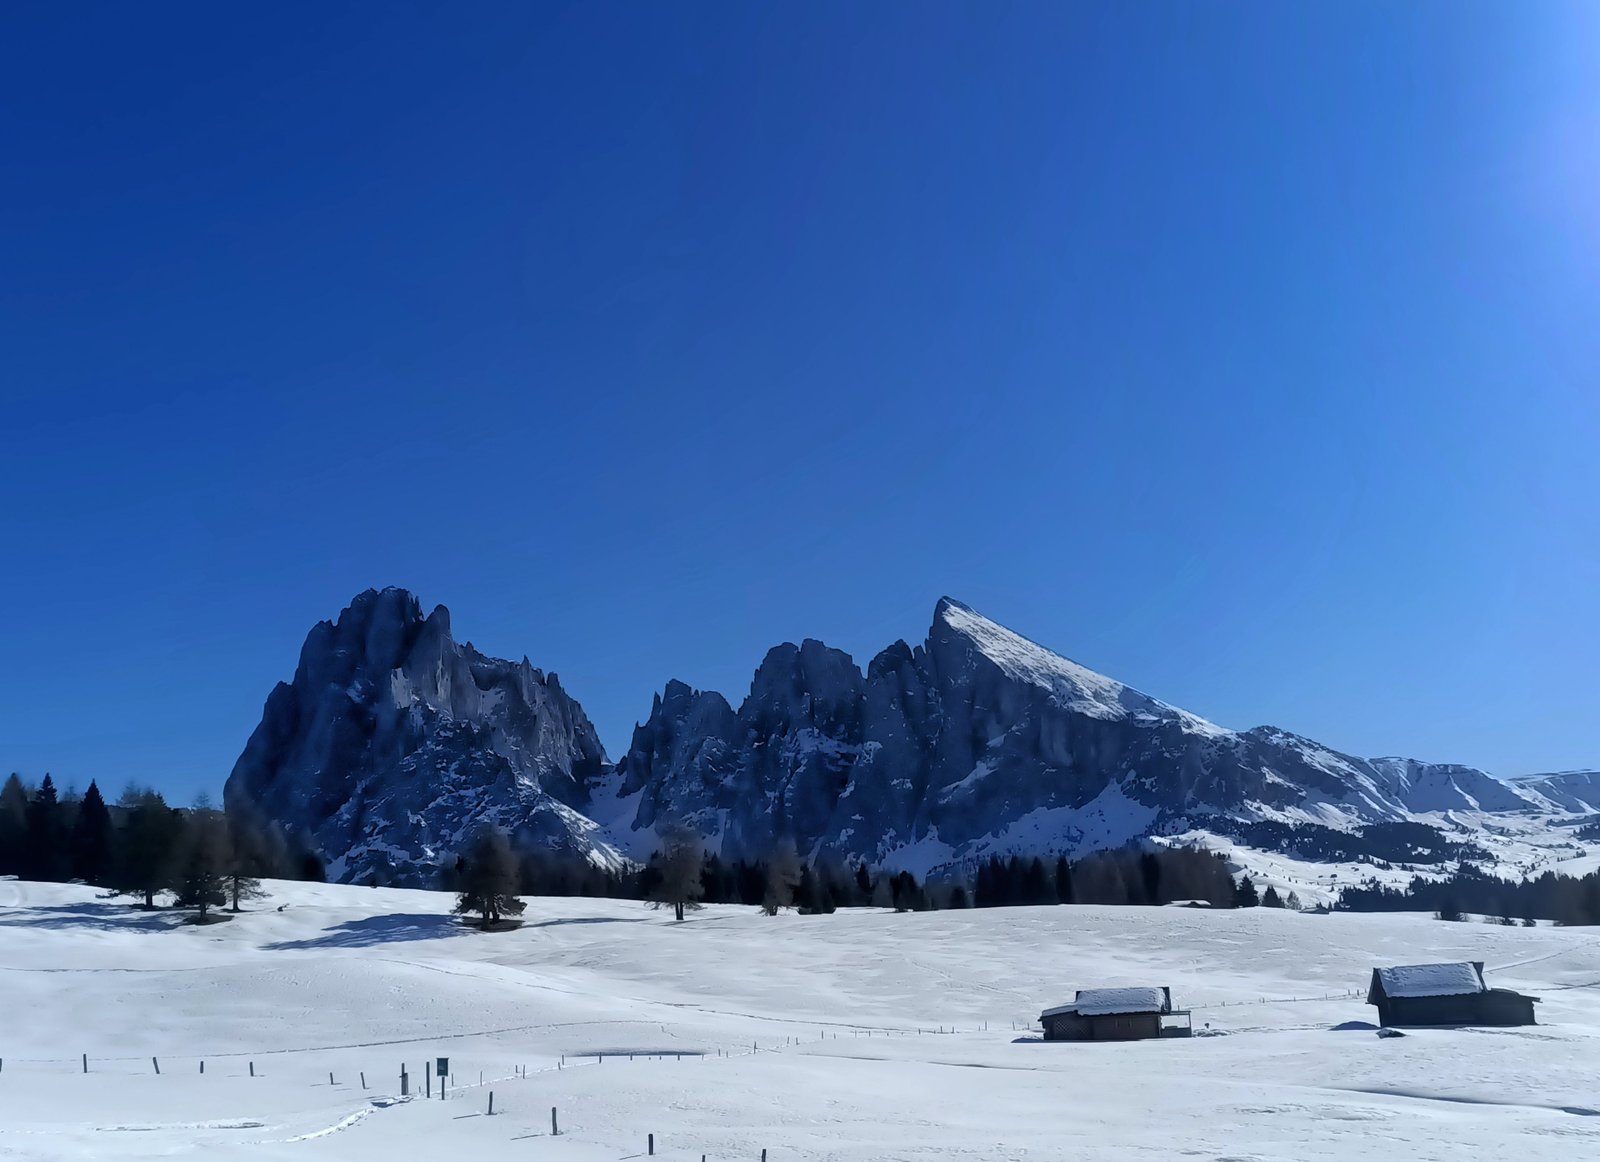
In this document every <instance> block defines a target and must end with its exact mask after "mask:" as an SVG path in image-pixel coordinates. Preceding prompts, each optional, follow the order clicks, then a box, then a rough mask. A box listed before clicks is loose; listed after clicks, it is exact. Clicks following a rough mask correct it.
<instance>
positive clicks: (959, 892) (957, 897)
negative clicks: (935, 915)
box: [949, 884, 971, 908]
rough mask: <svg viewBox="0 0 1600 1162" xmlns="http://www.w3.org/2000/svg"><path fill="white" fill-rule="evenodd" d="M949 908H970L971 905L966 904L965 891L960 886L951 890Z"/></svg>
mask: <svg viewBox="0 0 1600 1162" xmlns="http://www.w3.org/2000/svg"><path fill="white" fill-rule="evenodd" d="M949 906H950V907H952V908H968V907H971V904H969V903H968V902H967V889H966V888H964V887H963V886H962V885H960V884H957V885H956V886H955V887H953V888H951V889H950V905H949Z"/></svg>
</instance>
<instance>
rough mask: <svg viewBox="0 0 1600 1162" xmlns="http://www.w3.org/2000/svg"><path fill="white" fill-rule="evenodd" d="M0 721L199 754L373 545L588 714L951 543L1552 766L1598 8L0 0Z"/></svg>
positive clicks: (1568, 652) (1235, 716) (1335, 698)
mask: <svg viewBox="0 0 1600 1162" xmlns="http://www.w3.org/2000/svg"><path fill="white" fill-rule="evenodd" d="M0 108H3V109H4V110H5V112H4V114H3V115H0V159H3V162H0V164H3V166H4V170H5V180H4V181H3V182H0V397H3V398H0V402H3V413H0V416H3V418H0V486H3V501H0V605H3V608H4V625H5V629H4V634H3V638H0V640H3V643H4V645H3V658H0V770H9V769H16V770H20V771H22V772H24V773H25V774H27V775H29V776H31V777H34V778H37V777H38V776H39V775H40V774H42V773H43V772H45V771H46V770H49V771H53V772H54V773H55V774H56V776H57V778H58V780H59V781H61V782H63V783H76V784H78V785H79V786H80V787H81V786H83V785H85V784H87V782H88V780H89V779H90V778H93V777H97V778H99V779H100V781H101V782H102V783H105V784H107V785H108V787H110V788H111V789H117V788H120V787H121V786H122V785H123V784H124V783H125V782H127V781H128V780H130V779H138V780H144V781H149V782H152V783H154V784H156V785H158V786H160V787H162V788H164V789H166V790H168V791H169V792H171V793H172V794H174V795H175V796H178V797H181V798H187V797H188V796H189V795H191V794H192V793H193V792H195V791H196V790H199V789H207V790H210V791H211V792H212V793H216V792H217V791H218V790H220V787H221V783H222V780H223V779H224V777H225V776H226V775H227V772H228V770H229V768H230V767H231V766H232V764H233V761H234V759H235V758H236V757H237V755H238V752H239V750H240V749H241V747H242V745H243V743H244V740H245V738H246V736H247V735H248V734H249V732H250V730H251V729H252V727H253V726H254V725H255V722H256V721H257V719H258V717H259V714H260V709H261V704H262V701H263V699H264V698H265V696H266V694H267V692H268V690H269V689H270V688H271V686H272V684H273V683H274V682H276V681H278V680H280V679H286V678H288V677H289V676H290V675H291V673H292V672H293V668H294V664H295V659H296V657H297V655H298V651H299V647H300V643H301V640H302V639H303V637H304V635H305V633H306V631H307V629H309V627H310V625H311V624H312V623H313V622H314V621H316V620H317V619H319V618H324V617H331V616H334V615H336V614H337V613H338V611H339V609H340V608H341V607H342V606H343V605H344V604H345V603H346V602H347V601H348V600H349V598H350V597H351V596H352V595H353V594H355V593H356V592H357V591H359V590H361V589H363V588H366V587H368V586H375V585H377V586H381V585H385V584H394V585H404V586H407V587H410V588H412V589H414V590H415V591H416V592H417V593H418V594H419V595H420V597H421V598H422V600H423V602H424V603H425V604H426V605H430V606H431V605H432V604H434V603H437V602H443V603H445V604H447V605H449V606H450V607H451V609H452V612H453V614H454V624H455V629H456V631H457V633H458V635H460V636H462V637H464V638H468V639H470V640H472V641H473V642H474V643H475V644H477V645H478V646H480V647H481V648H483V649H485V650H487V651H489V652H491V653H498V654H505V655H511V656H521V655H522V654H524V653H526V654H527V655H529V656H530V657H531V658H532V659H533V660H534V661H535V663H536V664H538V665H541V666H543V667H545V668H547V669H554V670H556V671H558V672H559V673H560V674H561V675H562V679H563V681H564V683H565V684H566V685H567V687H568V688H569V689H570V690H571V691H572V692H573V693H574V694H576V696H577V697H578V698H579V699H580V700H581V701H582V702H583V704H584V705H585V707H586V708H587V709H588V710H589V712H590V714H591V716H592V717H593V718H594V720H595V722H596V724H597V725H598V726H599V728H600V731H601V735H602V738H603V739H604V741H605V743H606V745H607V747H608V749H609V750H610V751H611V753H612V754H613V755H614V756H615V755H616V754H618V753H620V752H621V751H622V750H623V749H624V748H625V746H626V740H627V737H628V733H629V731H630V729H631V727H632V725H633V723H634V722H635V721H636V720H637V719H638V718H640V717H642V716H643V715H644V714H645V713H647V712H648V709H649V705H650V698H651V694H652V693H653V692H654V691H655V690H657V689H658V688H659V687H660V686H661V685H662V684H663V683H664V682H665V681H666V680H667V679H668V678H670V677H680V678H683V679H684V680H686V681H689V682H691V683H693V684H695V685H697V686H702V687H714V688H718V689H722V690H724V691H725V692H727V693H729V694H730V695H733V696H734V697H735V699H737V697H738V696H740V695H742V693H743V692H744V691H745V690H746V689H747V688H748V683H749V679H750V675H751V672H752V671H753V669H754V667H755V665H756V663H757V662H758V661H759V659H760V657H761V655H762V653H763V652H764V651H765V650H766V649H767V648H768V647H769V646H771V645H773V644H775V643H776V642H779V641H781V640H784V639H798V638H800V637H802V636H813V637H820V638H822V639H824V640H825V641H828V642H829V643H831V644H834V645H837V646H840V647H842V648H844V649H847V650H849V651H851V652H852V653H853V654H854V655H855V656H856V658H857V660H858V661H859V662H861V663H863V664H864V663H865V662H866V660H867V659H868V658H869V657H870V656H871V654H872V653H873V652H875V651H876V650H877V649H879V648H880V647H882V646H883V645H885V644H887V643H888V642H890V641H891V640H893V639H894V638H896V637H906V638H909V639H912V640H919V639H920V637H921V636H922V635H923V634H924V633H925V632H926V630H927V626H928V622H929V619H930V615H931V613H932V609H933V604H934V602H935V600H936V599H937V598H938V597H939V595H940V594H943V593H949V594H951V595H954V596H956V597H959V598H961V599H963V600H965V601H966V602H968V603H969V604H971V605H974V606H976V607H977V608H979V609H981V610H983V611H985V612H987V613H988V614H990V615H991V616H993V617H995V618H996V619H998V620H1001V621H1003V622H1005V623H1007V624H1009V625H1011V626H1013V627H1014V628H1016V629H1018V630H1020V631H1021V632H1024V633H1026V634H1028V635H1029V636H1031V637H1033V638H1035V639H1037V640H1039V641H1041V642H1043V643H1045V644H1046V645H1049V646H1051V647H1053V648H1055V649H1057V650H1059V651H1061V652H1063V653H1066V654H1068V655H1069V656H1071V657H1073V658H1075V659H1077V660H1079V661H1081V662H1083V663H1085V664H1087V665H1090V666H1092V667H1094V668H1096V669H1099V670H1102V671H1104V672H1107V673H1110V674H1112V675H1115V676H1116V677H1119V678H1121V679H1123V680H1124V681H1127V682H1130V683H1132V684H1134V685H1136V686H1139V687H1140V688H1142V689H1145V690H1147V691H1149V692H1151V693H1153V694H1156V695H1157V696H1159V697H1162V698H1165V699H1166V700H1168V701H1171V702H1176V703H1178V704H1180V705H1183V706H1185V707H1188V708H1190V709H1192V710H1195V711H1197V712H1199V713H1202V714H1205V715H1207V716H1209V717H1211V718H1213V719H1215V720H1217V721H1219V722H1222V723H1224V724H1226V725H1231V726H1238V727H1246V726H1251V725H1254V724H1257V723H1262V722H1270V723H1274V724H1277V725H1280V726H1283V727H1286V728H1290V729H1293V730H1297V731H1300V732H1302V733H1305V734H1309V735H1311V736H1313V737H1316V738H1318V739H1320V740H1322V741H1324V742H1327V743H1329V744H1331V745H1334V746H1337V747H1340V748H1342V749H1346V750H1349V751H1354V752H1358V753H1364V754H1394V753H1401V754H1407V755H1414V756H1418V757H1422V758H1427V759H1436V760H1458V761H1464V762H1470V763H1474V764H1478V765H1483V766H1487V767H1488V768H1490V769H1492V770H1494V771H1496V772H1497V773H1501V774H1512V773H1519V772H1526V771H1534V770H1541V769H1553V768H1560V767H1570V766H1577V765H1585V764H1587V765H1596V764H1600V673H1597V666H1596V658H1597V656H1600V518H1597V505H1596V501H1597V498H1600V383H1597V380H1600V9H1597V8H1596V7H1594V6H1593V5H1588V4H1577V3H1574V4H1569V5H1561V4H1545V3H1534V4H1526V5H1524V4H1504V3H1458V2H1454V0H1452V2H1449V3H1442V2H1434V3H1413V4H1405V5H1392V4H1364V3H1345V2H1339V3H1308V4H1268V3H1253V4H1235V5H1217V4H1177V3H1160V4H1141V5H1131V6H1130V5H1122V4H1106V5H1091V4H973V5H962V6H951V5H945V4H935V3H923V2H918V3H914V4H913V3H878V4H864V5H863V4H826V3H823V4H813V3H808V4H792V5H768V4H743V3H740V4H733V3H707V4H698V5H667V4H659V5H646V4H626V5H619V6H608V5H587V6H561V5H538V4H522V3H516V4H492V3H474V4H471V5H454V6H447V5H432V4H430V5H409V4H400V3H382V4H379V3H368V4H361V5H353V6H345V5H337V4H325V3H317V4H306V5H295V4H271V5H216V4H204V5H191V6H184V5H179V4H175V3H162V4H154V5H148V4H142V5H134V4H123V3H117V4H111V5H91V4H71V5H67V4H56V3H41V4H34V5H26V4H11V5H7V6H6V8H5V10H4V12H3V13H0Z"/></svg>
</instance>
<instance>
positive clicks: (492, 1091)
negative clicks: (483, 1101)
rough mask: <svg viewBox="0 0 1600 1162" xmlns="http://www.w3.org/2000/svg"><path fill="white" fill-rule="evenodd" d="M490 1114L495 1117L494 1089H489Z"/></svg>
mask: <svg viewBox="0 0 1600 1162" xmlns="http://www.w3.org/2000/svg"><path fill="white" fill-rule="evenodd" d="M489 1116H490V1117H491V1118H492V1117H494V1090H492V1089H491V1090H490V1091H489Z"/></svg>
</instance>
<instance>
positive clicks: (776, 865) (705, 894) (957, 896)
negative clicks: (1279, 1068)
mask: <svg viewBox="0 0 1600 1162" xmlns="http://www.w3.org/2000/svg"><path fill="white" fill-rule="evenodd" d="M441 886H442V887H445V888H447V889H449V890H452V891H455V892H456V893H457V907H456V910H457V911H458V912H462V913H476V914H478V915H479V916H480V917H482V921H483V923H484V924H485V926H493V925H495V924H499V923H502V922H504V921H505V920H506V918H507V917H508V916H511V915H515V914H517V913H520V911H521V907H520V902H516V904H515V907H514V908H513V902H514V901H516V897H518V896H528V895H589V896H611V897H615V898H622V899H637V900H643V901H645V902H647V903H648V904H650V905H651V906H652V907H656V908H670V909H671V910H672V912H673V914H674V916H675V918H676V919H679V920H682V919H683V918H684V914H685V913H686V912H690V911H695V910H697V909H699V908H700V907H702V906H703V905H705V904H713V903H714V904H739V905H744V906H747V907H754V908H759V909H760V910H761V911H762V912H764V913H766V914H767V915H776V914H777V913H778V912H781V911H784V910H787V909H791V908H792V909H795V910H797V911H799V912H800V913H802V914H806V915H822V914H827V913H830V912H833V911H835V910H836V909H838V908H854V907H878V908H892V909H894V910H895V911H897V912H913V911H917V912H920V911H929V910H936V909H942V908H988V907H1008V906H1016V905H1042V904H1119V905H1165V904H1171V903H1175V902H1182V901H1193V902H1196V903H1198V904H1203V905H1208V906H1212V907H1219V908H1234V907H1256V906H1262V907H1288V908H1298V907H1299V906H1300V901H1299V900H1298V899H1297V898H1296V897H1295V896H1294V894H1293V893H1292V892H1291V893H1289V894H1288V895H1287V896H1280V894H1279V893H1278V891H1277V890H1276V889H1275V888H1273V887H1272V886H1270V885H1269V886H1268V887H1267V888H1266V890H1265V891H1264V892H1263V891H1258V889H1257V887H1256V885H1255V883H1254V882H1253V881H1252V880H1251V878H1250V877H1249V876H1245V877H1243V878H1242V879H1241V880H1240V881H1239V882H1237V883H1236V882H1235V881H1234V877H1233V875H1232V873H1231V872H1230V871H1229V869H1228V863H1227V860H1226V858H1225V857H1223V856H1222V855H1220V854H1219V853H1216V852H1212V851H1207V850H1204V849H1201V848H1196V847H1158V848H1154V849H1151V850H1143V849H1141V848H1138V847H1133V846H1130V847H1126V848H1121V849H1117V850H1112V851H1100V852H1094V853H1091V854H1089V855H1086V856H1083V857H1081V858H1079V859H1076V860H1074V859H1069V858H1067V857H1066V856H1064V855H1062V856H1055V857H1051V858H1048V859H1046V858H1044V857H1038V856H1035V857H1023V856H1011V857H1008V858H1000V857H998V856H997V857H993V858H990V859H989V860H987V861H984V862H982V863H980V864H978V865H977V866H976V868H971V869H966V870H964V871H957V870H949V871H946V872H945V873H944V874H943V875H942V876H941V878H939V879H938V880H936V881H932V882H928V881H924V880H919V879H918V878H917V877H916V876H914V875H913V874H911V873H910V872H908V871H903V870H902V871H889V870H875V869H873V868H870V867H868V866H867V865H866V864H862V863H857V864H853V865H845V864H843V863H837V862H828V861H816V862H812V861H806V860H804V859H802V858H801V856H800V855H799V853H798V852H797V850H796V848H795V845H794V843H793V842H791V841H789V840H779V841H778V842H777V843H776V844H775V845H774V847H773V850H772V852H771V854H769V856H768V857H767V858H766V859H760V860H746V859H737V860H724V859H723V858H722V857H721V856H719V855H717V854H715V853H713V852H708V851H707V850H706V841H705V839H704V838H703V837H702V836H701V835H700V834H699V833H698V832H697V831H695V830H694V829H693V828H692V827H689V826H687V825H685V824H681V823H672V824H667V825H665V826H663V827H662V828H661V829H660V835H659V842H658V845H657V848H656V850H655V852H654V853H652V854H651V856H650V857H649V858H648V859H647V860H646V861H645V863H644V864H643V865H642V866H637V867H631V868H626V869H609V870H608V869H605V868H601V867H598V866H596V865H594V864H593V863H591V862H590V861H588V860H586V859H583V858H582V857H579V856H573V855H568V856H562V855H557V854H554V853H550V852H541V853H535V854H532V855H524V856H521V857H519V856H518V855H517V854H516V853H515V851H514V849H513V845H512V844H511V842H510V840H509V837H508V836H506V834H505V833H504V832H503V831H500V830H499V829H498V828H493V827H490V828H484V829H482V830H480V831H479V832H478V833H477V834H476V835H475V836H474V838H473V840H472V841H471V843H470V844H469V845H468V847H467V850H466V851H465V852H463V853H462V854H461V855H460V856H458V857H455V858H454V859H453V860H452V861H451V862H449V863H448V864H447V865H446V866H445V867H444V869H442V878H441Z"/></svg>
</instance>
